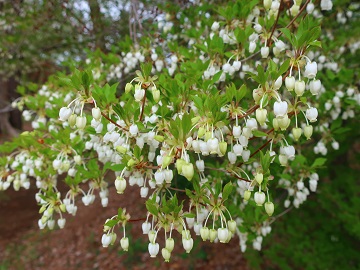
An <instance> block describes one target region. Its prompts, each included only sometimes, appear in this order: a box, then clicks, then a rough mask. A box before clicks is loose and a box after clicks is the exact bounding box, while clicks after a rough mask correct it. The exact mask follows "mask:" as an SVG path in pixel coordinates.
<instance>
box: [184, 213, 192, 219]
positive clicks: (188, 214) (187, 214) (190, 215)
mask: <svg viewBox="0 0 360 270" xmlns="http://www.w3.org/2000/svg"><path fill="white" fill-rule="evenodd" d="M183 216H184V217H186V218H194V217H195V214H194V213H184V214H183Z"/></svg>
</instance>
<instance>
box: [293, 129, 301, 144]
mask: <svg viewBox="0 0 360 270" xmlns="http://www.w3.org/2000/svg"><path fill="white" fill-rule="evenodd" d="M301 133H302V129H301V128H293V129H292V134H293V136H294V139H295V141H297V140H299V138H300V136H301Z"/></svg>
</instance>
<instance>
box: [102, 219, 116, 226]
mask: <svg viewBox="0 0 360 270" xmlns="http://www.w3.org/2000/svg"><path fill="white" fill-rule="evenodd" d="M116 224H118V220H116V219H110V220H108V221H107V222H106V223H105V226H108V227H110V228H112V227H114V226H115V225H116Z"/></svg>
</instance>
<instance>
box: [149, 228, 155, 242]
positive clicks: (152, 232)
mask: <svg viewBox="0 0 360 270" xmlns="http://www.w3.org/2000/svg"><path fill="white" fill-rule="evenodd" d="M155 236H156V231H154V230H151V231H149V233H148V238H149V242H151V243H153V242H154V241H155Z"/></svg>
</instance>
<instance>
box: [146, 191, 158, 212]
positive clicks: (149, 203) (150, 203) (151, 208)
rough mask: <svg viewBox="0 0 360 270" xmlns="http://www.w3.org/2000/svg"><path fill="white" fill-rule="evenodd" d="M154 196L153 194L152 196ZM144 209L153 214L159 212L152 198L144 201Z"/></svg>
mask: <svg viewBox="0 0 360 270" xmlns="http://www.w3.org/2000/svg"><path fill="white" fill-rule="evenodd" d="M154 197H155V196H154ZM145 204H146V209H147V210H148V211H149V212H150V213H151V214H152V215H154V216H157V215H158V214H159V210H158V207H157V206H156V205H155V202H154V201H153V200H152V199H149V200H147V201H146V203H145Z"/></svg>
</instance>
